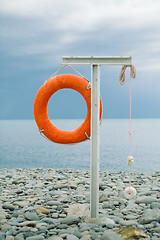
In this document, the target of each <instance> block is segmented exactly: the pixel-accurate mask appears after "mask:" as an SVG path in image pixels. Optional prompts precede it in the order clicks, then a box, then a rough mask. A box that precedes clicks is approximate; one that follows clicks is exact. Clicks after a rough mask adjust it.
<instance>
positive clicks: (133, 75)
mask: <svg viewBox="0 0 160 240" xmlns="http://www.w3.org/2000/svg"><path fill="white" fill-rule="evenodd" d="M126 68H127V66H126V65H123V66H122V69H121V71H120V73H119V82H120V84H121V85H123V84H124V83H125V82H126V76H125V70H126ZM131 78H136V68H135V66H134V65H133V64H132V65H131V66H130V94H129V96H130V99H129V102H130V106H129V119H130V120H129V122H130V123H129V130H128V133H129V156H128V158H127V160H128V166H129V187H127V188H126V189H125V195H126V197H127V198H128V199H131V198H133V197H135V196H136V190H135V188H134V187H132V186H131V181H132V180H131V167H132V165H133V156H132V155H131V154H132V149H131V147H132V141H131V140H132V139H131V135H132V126H131V123H132V85H131V82H132V81H131Z"/></svg>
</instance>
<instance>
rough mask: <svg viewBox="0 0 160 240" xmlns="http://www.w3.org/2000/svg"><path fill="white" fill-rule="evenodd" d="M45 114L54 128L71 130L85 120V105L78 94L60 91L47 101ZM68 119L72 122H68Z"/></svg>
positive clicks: (71, 91)
mask: <svg viewBox="0 0 160 240" xmlns="http://www.w3.org/2000/svg"><path fill="white" fill-rule="evenodd" d="M47 112H48V117H49V119H50V121H51V122H52V123H53V124H54V126H56V127H57V128H60V129H62V130H73V129H75V128H77V127H79V126H80V125H81V124H82V123H83V121H84V119H85V118H86V114H87V105H86V102H85V100H84V98H83V96H82V95H81V94H80V93H79V92H77V91H75V90H72V89H61V90H59V91H57V92H55V93H54V94H53V95H52V97H51V98H50V99H49V103H48V107H47ZM63 119H65V121H63ZM66 119H68V121H67V120H66ZM69 119H73V120H72V121H69ZM77 119H78V120H77Z"/></svg>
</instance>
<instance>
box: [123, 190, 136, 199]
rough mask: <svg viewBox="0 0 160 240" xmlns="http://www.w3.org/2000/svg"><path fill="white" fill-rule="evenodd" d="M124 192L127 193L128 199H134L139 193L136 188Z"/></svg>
mask: <svg viewBox="0 0 160 240" xmlns="http://www.w3.org/2000/svg"><path fill="white" fill-rule="evenodd" d="M124 192H125V197H126V198H127V199H132V198H134V197H135V196H136V193H137V191H136V189H135V188H134V187H126V189H125V191H124Z"/></svg>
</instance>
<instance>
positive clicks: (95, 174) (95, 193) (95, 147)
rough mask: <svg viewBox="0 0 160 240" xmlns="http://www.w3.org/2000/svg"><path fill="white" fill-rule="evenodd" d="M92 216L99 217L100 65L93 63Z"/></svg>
mask: <svg viewBox="0 0 160 240" xmlns="http://www.w3.org/2000/svg"><path fill="white" fill-rule="evenodd" d="M91 84H92V85H91V186H90V187H91V191H90V194H91V196H90V212H91V218H98V217H99V125H100V121H99V113H100V66H99V65H94V64H92V65H91Z"/></svg>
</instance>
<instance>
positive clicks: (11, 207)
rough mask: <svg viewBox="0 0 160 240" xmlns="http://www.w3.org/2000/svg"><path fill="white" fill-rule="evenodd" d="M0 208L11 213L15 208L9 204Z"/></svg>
mask: <svg viewBox="0 0 160 240" xmlns="http://www.w3.org/2000/svg"><path fill="white" fill-rule="evenodd" d="M2 208H4V209H9V210H11V211H13V210H14V209H15V206H14V205H13V204H10V203H5V204H3V205H2Z"/></svg>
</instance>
